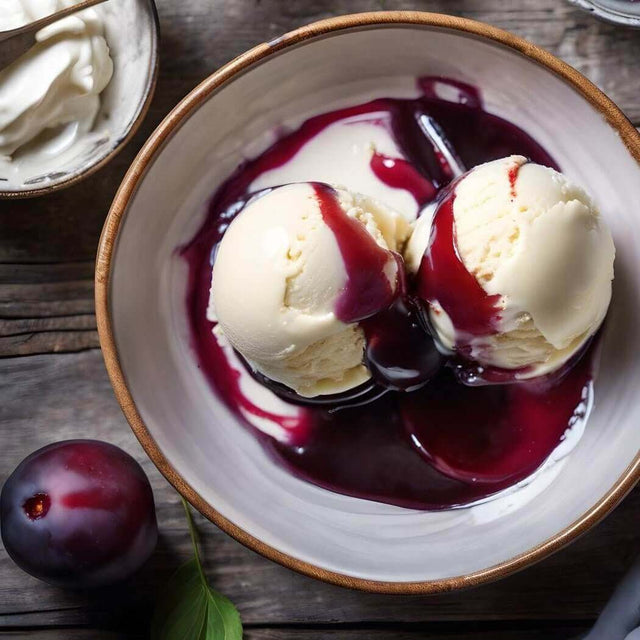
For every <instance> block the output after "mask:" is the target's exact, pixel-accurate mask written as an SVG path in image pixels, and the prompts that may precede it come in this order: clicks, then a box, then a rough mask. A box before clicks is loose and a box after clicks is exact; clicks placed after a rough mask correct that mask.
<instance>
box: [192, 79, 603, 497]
mask: <svg viewBox="0 0 640 640" xmlns="http://www.w3.org/2000/svg"><path fill="white" fill-rule="evenodd" d="M443 84H444V85H447V87H448V88H449V89H450V91H449V93H450V94H451V92H452V91H453V93H454V94H455V96H456V98H455V100H454V101H453V102H452V101H451V100H443V99H441V98H440V97H439V95H438V91H437V87H438V86H441V85H443ZM419 86H420V88H421V92H422V95H421V96H420V97H419V98H416V99H394V98H380V99H377V100H373V101H371V102H368V103H364V104H359V105H354V106H353V107H349V108H346V109H341V110H338V111H333V112H330V113H326V114H322V115H319V116H316V117H314V118H311V119H309V120H307V121H305V122H304V123H302V124H301V125H300V126H299V127H298V128H297V129H296V130H294V131H292V132H291V133H289V134H287V135H284V136H283V137H281V138H280V139H279V140H278V141H277V142H276V143H275V144H273V145H272V146H271V147H269V148H268V149H267V150H266V151H265V152H263V153H262V154H261V155H260V156H258V157H256V158H254V159H252V160H250V161H247V162H245V163H244V164H242V165H241V166H239V167H238V168H237V170H236V171H235V172H234V173H233V174H232V175H231V176H230V177H229V179H228V180H227V181H225V182H224V183H223V184H222V185H221V186H220V187H219V188H218V190H217V191H216V192H215V194H214V195H213V197H212V200H211V203H210V209H209V214H208V216H207V218H206V220H205V222H204V224H203V226H202V228H201V229H200V230H199V231H198V233H197V234H196V236H195V237H194V238H193V240H192V241H191V242H190V243H189V244H188V245H187V246H186V247H184V248H183V250H182V256H183V257H184V258H185V259H186V260H187V262H188V265H189V274H190V276H189V283H188V292H187V312H188V316H189V323H190V327H191V332H192V344H193V347H194V351H195V353H196V356H197V359H198V362H199V365H200V368H201V370H202V371H203V373H204V374H205V375H206V377H207V378H208V380H209V382H210V384H211V386H212V388H213V390H214V391H215V392H216V393H217V395H218V396H219V397H220V398H221V400H222V401H223V402H224V403H225V404H226V405H227V407H228V408H229V409H231V410H232V412H233V413H234V415H235V416H236V417H237V419H238V421H239V422H240V423H242V424H244V425H245V426H246V427H247V428H249V429H251V430H252V431H253V433H254V434H255V435H256V437H257V438H258V439H259V441H260V442H261V443H262V445H263V446H264V448H265V450H266V451H267V452H268V453H269V455H270V456H272V458H273V459H274V460H275V461H276V462H277V463H278V464H280V465H282V466H284V467H285V468H287V469H288V470H289V471H290V472H291V473H293V474H294V475H296V476H297V477H299V478H301V479H304V480H306V481H308V482H311V483H313V484H316V485H319V486H321V487H325V488H327V489H329V490H331V491H335V492H338V493H342V494H347V495H351V496H356V497H359V498H364V499H369V500H377V501H381V502H386V503H389V504H394V505H399V506H404V507H409V508H417V509H446V508H450V507H453V506H460V505H465V504H469V503H472V502H475V501H478V500H481V499H483V498H486V497H487V496H490V495H492V494H494V493H497V492H499V491H501V490H503V489H506V488H508V487H510V486H512V485H514V484H516V483H517V482H519V481H521V480H523V479H524V478H526V477H528V476H529V475H531V474H532V473H533V472H534V471H535V470H536V469H538V468H539V467H540V466H541V465H542V464H543V463H544V461H545V460H546V459H547V458H548V457H549V455H550V454H551V453H552V451H553V450H554V449H555V448H556V447H557V446H558V444H559V443H560V441H561V440H562V438H563V436H564V434H565V433H566V431H567V429H568V428H569V427H571V426H572V425H573V424H574V423H575V422H576V421H577V420H581V419H584V418H585V417H586V415H585V413H586V407H587V406H588V405H589V395H590V393H591V388H592V385H591V379H592V358H593V351H594V347H593V346H591V347H588V348H587V349H585V351H584V352H583V353H582V354H581V356H580V357H578V358H576V359H575V360H574V362H572V363H571V366H569V367H566V368H565V369H564V370H563V371H561V372H559V373H558V374H557V375H555V376H554V377H552V378H546V379H538V380H534V381H531V382H527V383H518V384H492V385H488V386H467V385H465V384H462V383H461V382H460V379H464V378H465V375H464V372H465V364H464V363H461V362H448V363H447V362H445V359H444V358H443V357H442V356H440V355H439V354H438V353H437V351H436V350H435V349H434V346H433V343H432V341H431V339H430V338H429V336H428V335H427V334H426V333H425V332H424V329H423V328H422V327H421V326H418V325H419V324H420V322H419V316H420V314H419V309H418V308H417V307H418V306H419V304H420V303H419V298H420V297H422V298H425V299H428V298H429V297H430V296H431V295H432V294H433V290H429V291H421V286H420V283H415V282H408V283H406V292H405V293H406V295H402V296H400V297H397V298H396V299H395V301H394V299H393V296H390V292H389V291H388V290H387V289H385V286H384V284H381V281H380V280H379V279H376V278H375V277H374V278H372V279H371V280H370V281H366V279H365V280H360V281H358V278H362V276H363V271H362V269H361V268H360V267H362V265H365V266H366V265H368V269H369V270H370V271H371V272H372V273H374V274H375V273H379V272H380V264H381V263H382V262H383V261H384V256H383V255H380V254H379V253H376V252H375V251H372V252H371V253H370V254H366V253H364V254H363V253H360V254H358V252H357V251H352V250H351V249H350V248H349V247H353V246H354V243H353V242H350V241H349V239H350V235H352V234H354V233H357V230H355V229H353V228H342V227H344V220H341V219H340V217H339V216H338V215H336V216H335V217H332V216H333V214H332V213H331V210H332V209H331V207H332V203H331V201H330V199H329V200H327V202H325V205H326V207H328V209H327V212H328V213H327V215H325V222H327V224H329V226H330V227H331V228H332V230H333V231H334V233H335V234H336V239H337V240H338V244H339V245H340V248H341V252H342V254H343V259H344V260H345V265H346V266H347V268H348V272H349V264H352V265H355V266H354V268H353V270H352V271H351V272H349V279H350V281H351V283H352V284H353V285H354V286H353V294H354V295H349V294H348V292H346V293H345V295H344V296H343V297H342V298H341V300H339V302H338V308H337V309H336V312H337V313H338V315H339V317H342V318H344V319H347V320H353V319H360V318H366V319H365V320H364V321H363V328H364V330H365V335H366V337H367V342H368V345H367V356H368V357H369V358H370V361H371V362H372V364H374V365H375V366H373V367H372V369H373V372H374V379H375V380H379V379H382V378H383V379H384V381H385V387H386V388H384V389H383V388H381V387H379V386H376V384H375V383H374V384H372V385H371V386H370V387H369V388H364V389H359V390H357V391H356V393H355V394H353V396H354V397H353V398H351V402H349V403H346V404H345V406H342V407H340V406H339V405H338V408H336V405H335V404H327V405H326V406H323V405H317V406H309V405H306V406H305V405H300V404H299V403H298V402H296V398H295V397H293V394H291V393H289V395H290V396H291V404H292V406H295V407H296V408H295V410H293V411H287V412H278V411H274V410H273V409H269V410H267V409H266V408H264V407H262V406H260V405H259V404H258V403H256V401H255V400H252V399H251V398H250V397H249V396H248V395H247V394H246V393H245V390H244V388H243V386H242V384H241V382H242V380H243V378H246V377H247V376H248V373H247V371H245V370H243V369H242V365H241V364H240V362H241V361H240V360H238V359H237V358H236V359H234V360H233V361H232V360H231V359H230V357H229V353H228V351H227V350H225V349H224V348H223V347H222V346H221V344H220V343H219V342H218V340H217V339H216V337H215V336H214V335H213V333H212V329H213V327H214V324H213V323H212V322H210V321H209V320H207V317H206V311H207V306H208V300H209V288H210V282H211V268H212V256H213V255H215V247H216V246H217V244H218V243H219V242H220V240H221V238H222V237H223V235H224V232H225V230H226V228H227V227H228V225H229V223H230V221H231V220H232V219H233V218H234V217H235V216H236V215H237V214H238V213H239V212H240V211H241V210H242V207H243V206H244V204H245V203H246V202H247V200H248V199H249V198H251V197H252V196H253V195H254V194H252V193H251V184H252V183H253V182H254V181H255V180H256V179H257V178H259V177H260V176H261V175H263V174H264V173H266V172H268V171H270V170H272V169H274V168H278V167H283V166H285V165H287V163H293V162H295V159H296V154H297V153H298V152H299V151H300V150H301V149H302V148H303V147H304V145H305V144H307V143H308V142H310V141H311V140H312V139H314V138H315V137H316V136H318V135H320V134H321V133H322V132H323V131H324V130H325V129H326V128H327V127H329V126H331V125H332V124H334V123H337V122H341V121H346V120H348V121H349V122H354V121H355V122H357V121H358V118H362V119H367V120H368V121H369V122H371V115H372V114H379V113H381V112H382V113H384V114H385V115H386V116H387V117H386V118H384V119H382V120H381V125H380V126H385V125H384V124H382V122H383V120H384V122H387V123H390V135H391V136H392V137H393V139H394V141H395V143H396V144H397V146H398V148H399V149H400V150H401V152H402V155H403V156H404V157H398V158H394V157H389V156H387V155H383V154H380V153H377V152H374V153H373V154H372V156H371V160H370V170H371V172H372V173H373V174H374V175H375V176H376V178H377V179H378V180H379V181H380V182H382V183H384V184H385V185H387V186H389V187H392V188H394V189H404V190H405V191H407V192H409V193H410V194H411V195H412V196H413V198H414V199H415V201H416V203H417V204H418V205H419V206H420V207H422V206H424V205H426V204H428V203H429V202H431V201H432V200H434V199H435V198H438V197H440V198H442V200H443V205H444V206H443V207H441V209H440V210H439V213H438V214H437V217H436V220H435V223H434V224H435V226H436V232H437V233H438V234H440V238H439V241H438V245H437V246H435V247H434V238H433V237H432V242H431V249H432V254H433V253H434V249H435V250H436V251H435V257H436V259H437V260H439V261H440V268H439V269H438V275H439V277H440V280H437V279H436V280H432V282H435V285H434V286H436V287H439V288H440V295H444V293H443V292H445V291H446V290H451V289H453V288H455V289H456V290H458V291H459V290H464V291H465V292H468V294H469V296H471V297H470V298H469V299H470V300H471V302H470V304H469V305H468V307H467V308H464V307H461V308H459V309H458V311H459V314H460V317H461V318H463V322H466V323H467V329H468V331H469V333H470V334H474V333H482V332H483V331H486V330H487V328H488V327H489V328H490V327H491V325H492V322H493V320H494V316H495V308H494V301H493V300H491V299H489V298H490V297H489V296H486V294H484V292H483V291H481V288H480V287H479V286H478V285H477V283H475V280H474V282H473V283H472V282H471V281H470V280H469V274H468V273H467V272H466V270H465V269H464V267H463V268H462V269H460V264H456V263H455V247H454V240H455V238H454V235H455V234H454V229H453V222H452V219H449V218H448V217H447V206H446V204H447V202H446V200H447V198H446V194H447V191H446V187H447V185H448V184H449V183H450V182H451V180H452V177H453V176H452V174H451V172H450V170H449V167H448V166H447V164H446V163H445V162H443V159H442V158H441V156H440V153H439V151H438V150H437V149H434V147H433V146H432V144H431V143H430V142H429V141H428V139H427V138H426V137H425V136H424V135H423V134H422V132H421V130H420V128H419V126H418V117H419V116H420V115H428V116H429V117H431V118H432V119H433V120H434V121H435V122H436V123H437V124H438V125H439V127H440V128H441V130H442V132H443V133H444V135H445V136H446V138H447V139H448V140H449V142H450V143H451V146H452V148H453V150H454V151H455V153H456V155H457V156H458V158H459V159H460V160H461V161H462V163H463V164H464V166H466V167H469V168H470V167H473V166H475V165H477V164H480V163H482V162H486V161H489V160H494V159H497V158H501V157H504V156H508V155H512V154H518V155H523V156H526V157H527V158H529V159H530V160H532V161H533V162H537V163H540V164H544V165H547V166H552V167H556V164H555V162H554V161H553V159H552V158H551V157H550V156H549V155H548V154H547V152H546V151H545V150H544V149H543V148H542V147H541V146H540V145H539V144H538V143H536V142H535V140H533V139H532V138H531V137H530V136H529V135H528V134H527V133H525V132H524V131H522V130H521V129H519V128H518V127H516V126H515V125H514V124H512V123H510V122H507V121H505V120H503V119H501V118H499V117H498V116H495V115H493V114H490V113H487V112H486V111H484V109H483V106H482V100H481V97H480V94H479V92H478V91H477V90H476V89H475V88H473V87H471V86H468V85H465V84H462V83H459V82H457V81H454V80H448V79H443V78H425V79H422V80H420V81H419ZM387 126H388V125H387ZM556 168H557V167H556ZM516 178H517V176H514V178H513V182H512V187H513V188H516ZM274 186H276V185H274ZM317 189H320V191H318V194H319V200H320V201H322V199H323V198H324V199H327V193H326V192H325V191H323V190H322V189H323V188H322V187H320V186H319V187H317ZM450 200H451V201H452V198H450ZM341 240H342V241H343V242H341ZM359 246H360V245H359ZM423 267H424V264H423ZM365 271H366V269H365ZM364 275H366V274H364ZM351 276H353V277H351ZM474 283H475V284H476V287H474V286H473V285H474ZM363 286H368V287H369V288H370V291H371V295H370V296H369V297H368V298H367V299H365V300H363V299H361V298H359V297H358V295H357V294H358V291H359V290H361V288H362V287H363ZM347 289H348V286H347ZM389 303H391V306H390V307H388V308H387V309H386V310H385V311H382V312H378V313H377V314H375V315H373V316H369V317H367V316H368V314H369V313H371V312H373V311H375V310H376V309H378V310H379V309H381V308H384V307H386V306H387V305H388V304H389ZM367 305H369V307H370V308H369V307H368V306H367ZM390 358H391V359H392V358H401V359H402V361H403V367H402V368H400V369H398V368H397V367H394V366H393V362H391V361H390ZM398 371H399V373H398ZM461 372H462V373H461ZM500 375H501V372H496V373H495V377H494V380H496V379H497V380H502V379H503V378H500ZM258 379H260V377H259V376H258ZM506 379H508V376H507V377H506ZM263 382H265V381H264V380H263ZM396 389H403V390H404V391H398V390H396ZM407 389H408V391H407ZM414 389H415V390H414ZM358 394H361V395H358ZM280 396H281V397H283V394H280ZM284 396H285V397H286V392H285V393H284ZM354 398H355V399H354ZM347 405H349V406H347ZM351 405H358V406H351ZM255 419H259V420H268V421H271V422H272V423H274V424H277V425H278V426H279V427H280V428H281V431H282V432H283V433H285V434H286V437H284V438H278V439H276V438H273V437H270V436H268V435H266V434H265V433H263V432H262V431H260V430H258V429H256V428H255V426H254V425H255V424H256V423H255Z"/></svg>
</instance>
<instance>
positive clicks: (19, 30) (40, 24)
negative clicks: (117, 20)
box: [0, 0, 106, 42]
mask: <svg viewBox="0 0 640 640" xmlns="http://www.w3.org/2000/svg"><path fill="white" fill-rule="evenodd" d="M102 2H106V0H82V2H78V3H77V4H74V5H73V6H72V7H67V8H66V9H60V11H56V12H55V13H52V14H51V15H49V16H45V17H44V18H40V19H39V20H36V21H35V22H29V23H28V24H25V25H23V26H21V27H16V28H15V29H10V30H9V31H0V42H4V41H5V40H9V39H10V38H14V37H16V36H19V35H24V34H27V33H35V32H36V31H40V29H43V28H44V27H47V26H49V25H50V24H52V23H54V22H57V21H58V20H61V19H62V18H66V17H67V16H70V15H73V14H74V13H77V12H78V11H82V10H83V9H88V8H89V7H93V6H94V5H96V4H100V3H102Z"/></svg>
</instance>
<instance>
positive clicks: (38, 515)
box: [0, 440, 158, 588]
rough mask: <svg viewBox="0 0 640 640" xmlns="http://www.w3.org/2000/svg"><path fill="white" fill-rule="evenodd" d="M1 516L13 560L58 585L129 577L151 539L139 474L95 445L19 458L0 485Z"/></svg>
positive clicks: (148, 504) (106, 447) (75, 443)
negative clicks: (0, 486)
mask: <svg viewBox="0 0 640 640" xmlns="http://www.w3.org/2000/svg"><path fill="white" fill-rule="evenodd" d="M0 516H1V518H2V523H1V526H2V540H3V542H4V546H5V548H6V550H7V553H8V554H9V555H10V556H11V558H12V559H13V560H14V561H15V563H16V564H17V565H18V566H19V567H20V568H21V569H23V570H24V571H26V572H27V573H30V574H31V575H33V576H35V577H36V578H39V579H40V580H44V581H45V582H50V583H51V584H55V585H59V586H64V587H72V588H84V587H98V586H102V585H106V584H111V583H113V582H117V581H119V580H122V579H124V578H126V577H128V576H129V575H131V574H133V573H134V572H135V571H137V570H138V569H139V568H140V567H141V566H142V565H143V564H144V563H145V562H146V560H147V559H148V558H149V556H150V555H151V553H152V552H153V550H154V548H155V546H156V541H157V538H158V529H157V525H156V515H155V507H154V502H153V493H152V491H151V486H150V485H149V481H148V480H147V477H146V475H145V473H144V471H143V470H142V468H141V467H140V465H139V464H138V463H137V462H136V461H135V460H134V459H133V458H132V457H131V456H130V455H129V454H127V453H125V452H124V451H122V450H121V449H119V448H118V447H115V446H113V445H111V444H108V443H106V442H98V441H96V440H68V441H65V442H58V443H55V444H51V445H49V446H46V447H44V448H42V449H39V450H38V451H36V452H35V453H32V454H31V455H30V456H28V457H27V458H25V459H24V460H23V461H22V462H21V463H20V464H19V465H18V467H17V468H16V469H15V471H14V472H13V473H12V474H11V475H10V476H9V478H8V479H7V481H6V482H5V484H4V487H3V488H2V495H1V498H0Z"/></svg>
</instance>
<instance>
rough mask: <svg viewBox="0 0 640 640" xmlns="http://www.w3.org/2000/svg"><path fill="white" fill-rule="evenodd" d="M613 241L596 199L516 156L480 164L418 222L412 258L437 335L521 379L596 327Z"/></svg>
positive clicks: (605, 300) (559, 359) (560, 358)
mask: <svg viewBox="0 0 640 640" xmlns="http://www.w3.org/2000/svg"><path fill="white" fill-rule="evenodd" d="M614 256H615V249H614V246H613V241H612V238H611V234H610V232H609V230H608V228H607V226H606V225H605V223H604V221H603V220H602V218H601V216H600V214H599V211H598V208H597V207H596V205H595V203H594V202H593V200H592V199H591V198H590V197H589V195H587V193H586V192H585V191H584V190H583V189H582V188H581V187H579V186H577V185H575V184H574V183H572V182H571V181H570V180H569V179H568V178H566V177H565V176H564V175H562V174H561V173H558V172H557V171H554V170H553V169H550V168H548V167H543V166H541V165H538V164H534V163H532V162H528V161H527V160H526V158H523V157H521V156H511V157H509V158H503V159H500V160H495V161H493V162H488V163H486V164H484V165H480V166H479V167H476V168H475V169H473V170H472V171H470V172H469V173H467V174H465V175H464V176H463V177H462V178H461V179H459V180H458V181H457V182H456V184H455V185H453V187H452V188H451V189H450V190H449V192H448V193H447V194H446V195H445V197H444V198H443V200H442V201H441V202H440V203H439V205H438V208H437V210H436V212H435V214H434V217H433V222H432V223H431V224H430V221H428V220H423V221H422V222H421V223H419V224H418V225H416V229H415V231H414V234H413V237H412V239H411V241H410V242H409V243H408V258H407V260H408V264H409V266H410V267H411V268H412V269H413V270H417V273H418V275H417V277H418V283H419V284H418V287H419V291H420V295H421V297H423V298H424V299H425V300H426V301H427V302H428V303H429V306H430V319H431V323H432V325H433V327H434V329H435V332H436V334H437V336H438V338H439V341H440V343H441V344H443V345H444V346H445V347H446V348H447V349H451V350H456V351H459V352H460V353H462V354H463V355H465V356H466V357H468V358H470V359H472V360H474V361H476V362H478V363H480V364H482V365H486V366H493V367H498V368H502V369H512V370H517V373H516V377H517V378H530V377H533V376H538V375H543V374H545V373H549V372H551V371H553V370H555V369H557V368H558V367H560V366H561V365H562V364H563V363H565V362H566V361H567V360H568V359H569V358H570V357H571V356H572V355H573V354H575V353H576V352H577V351H578V350H579V349H580V347H581V346H583V345H584V344H585V342H586V341H587V340H588V339H589V338H590V337H591V336H592V335H593V334H594V333H595V332H596V331H597V329H598V328H599V326H600V324H601V323H602V321H603V319H604V317H605V315H606V312H607V309H608V306H609V302H610V299H611V281H612V279H613V261H614Z"/></svg>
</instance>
